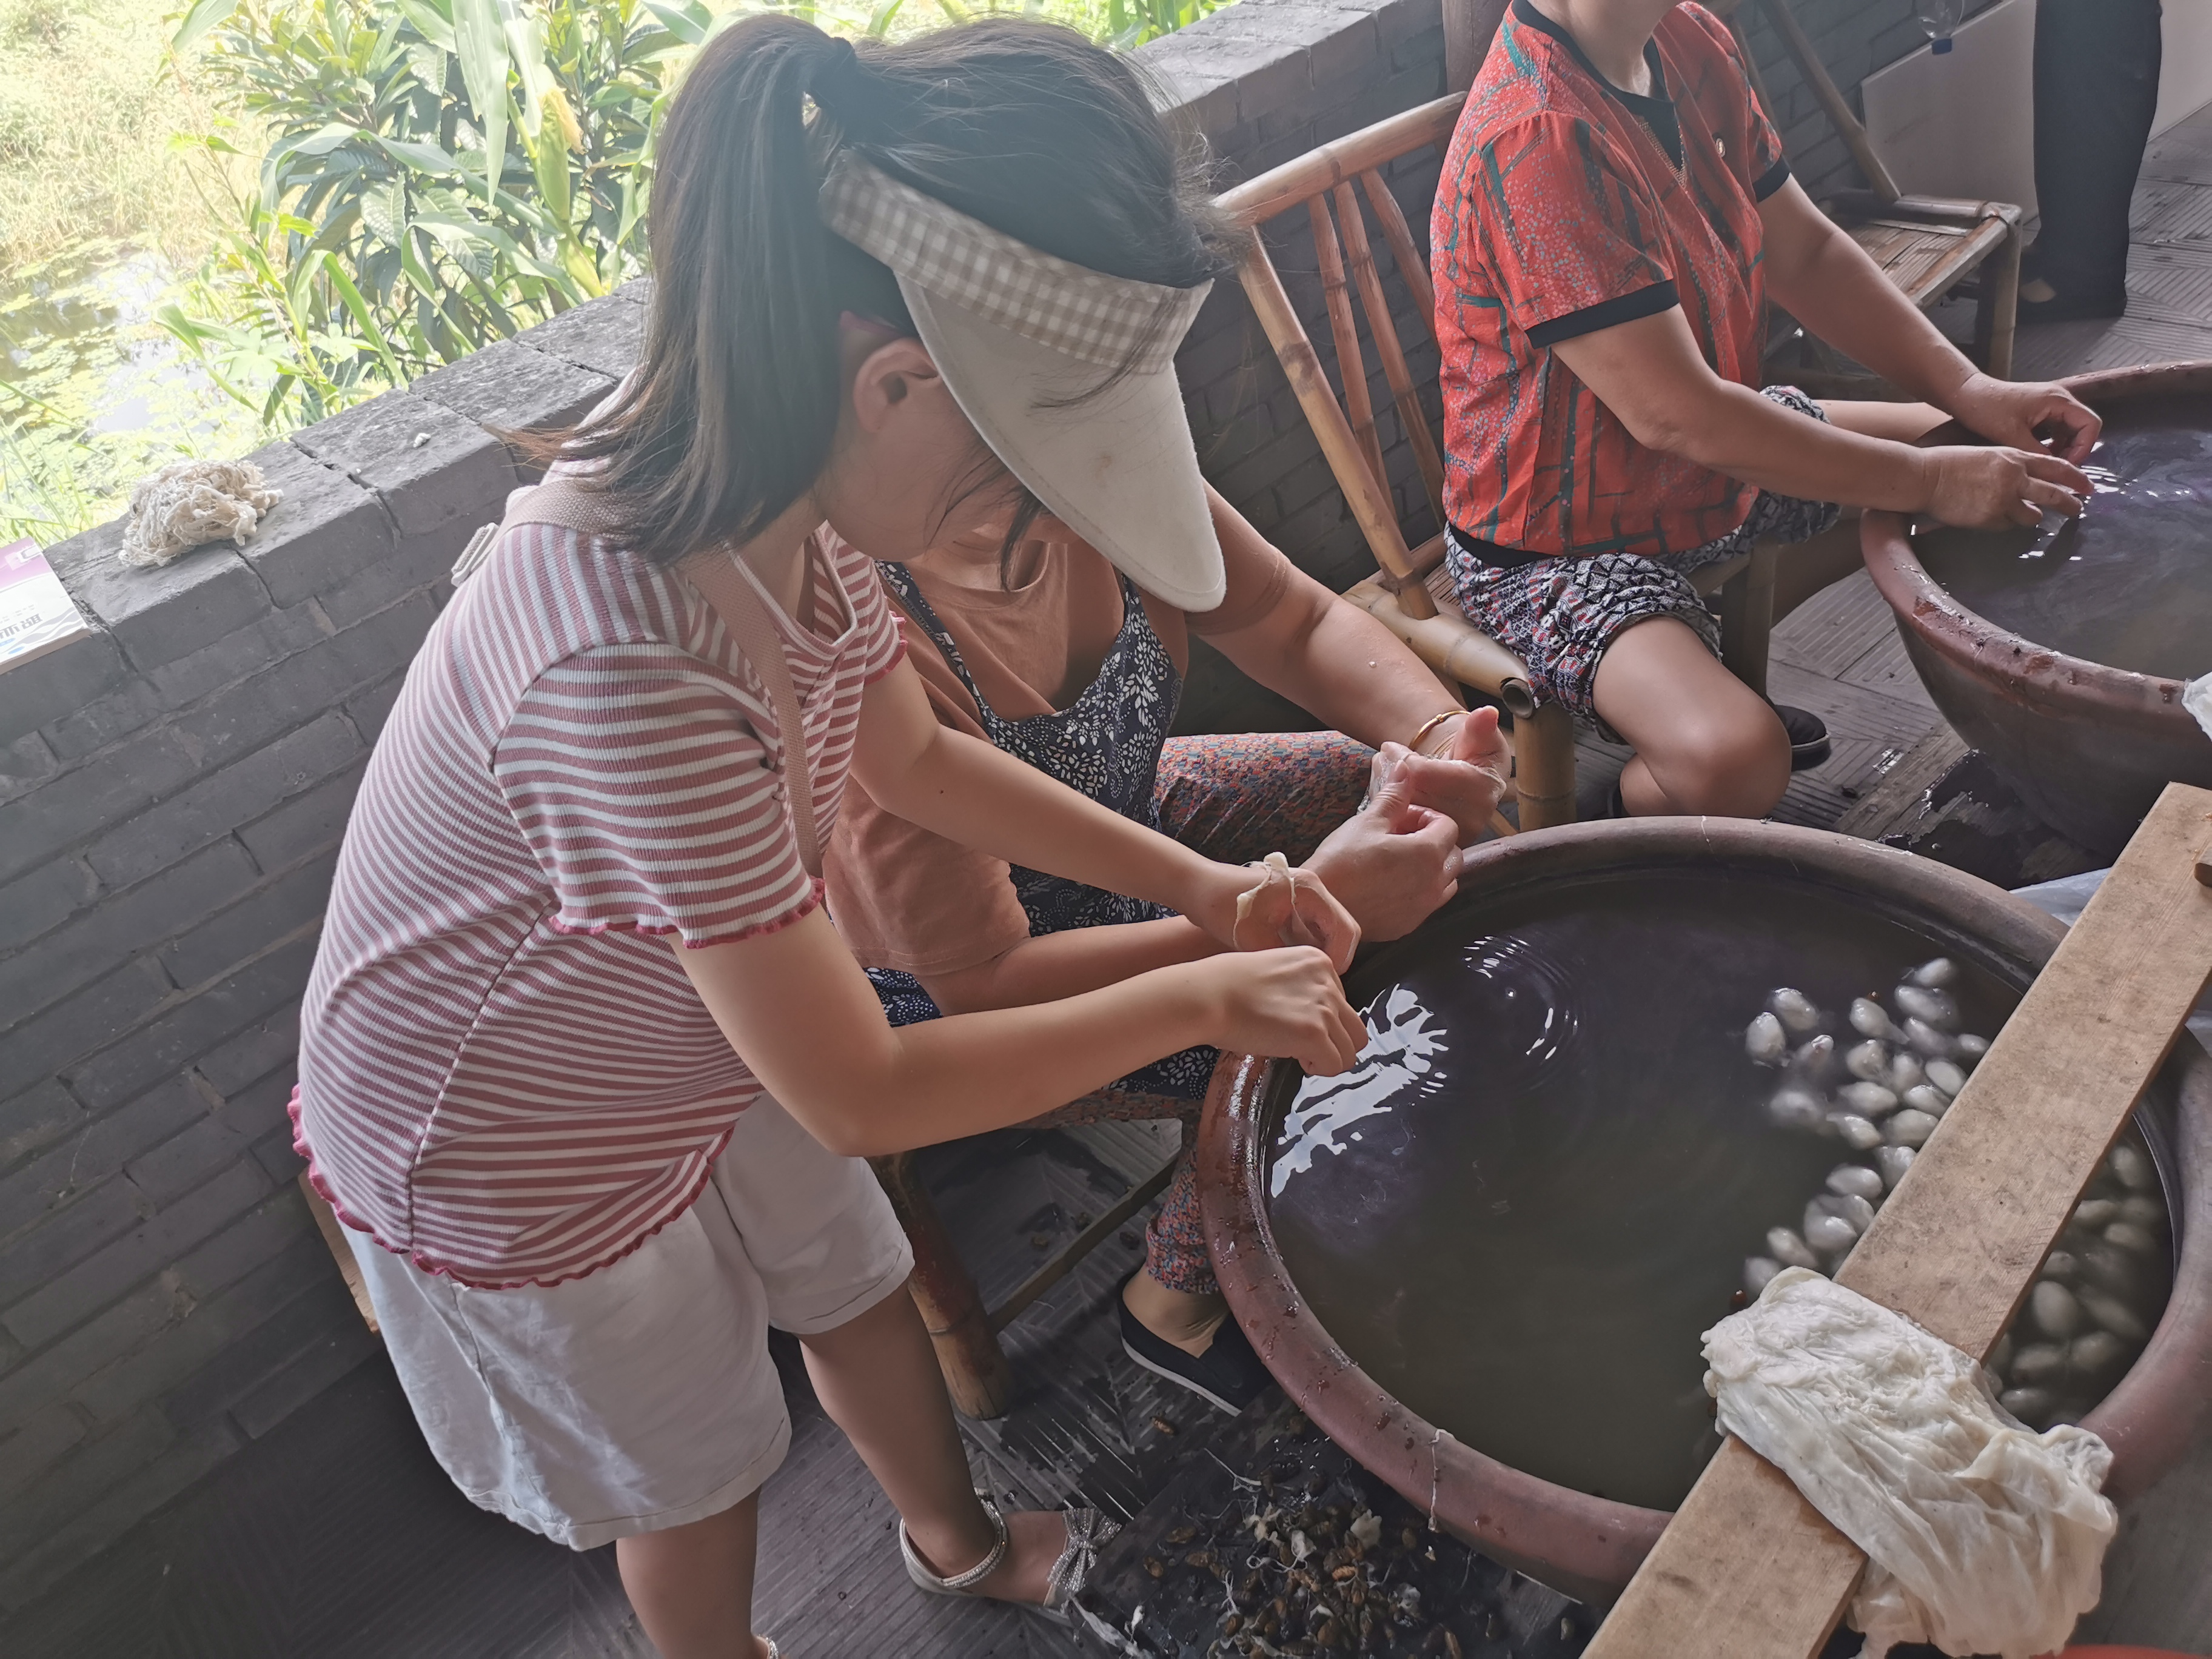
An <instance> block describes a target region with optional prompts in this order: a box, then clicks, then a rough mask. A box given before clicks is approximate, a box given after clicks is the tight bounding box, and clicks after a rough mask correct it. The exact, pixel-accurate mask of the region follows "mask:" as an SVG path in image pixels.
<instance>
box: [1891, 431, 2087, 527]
mask: <svg viewBox="0 0 2212 1659" xmlns="http://www.w3.org/2000/svg"><path fill="white" fill-rule="evenodd" d="M1923 453H1924V454H1925V456H1926V465H1927V468H1928V474H1927V477H1928V501H1927V510H1928V511H1929V513H1933V514H1934V515H1935V516H1936V518H1938V519H1941V520H1942V521H1943V522H1944V523H1945V524H1953V525H1958V526H1962V527H1964V528H1966V529H1969V530H2001V529H2002V528H2003V527H2004V526H2007V525H2034V524H2039V523H2041V522H2042V520H2043V515H2044V514H2045V513H2047V512H2048V513H2065V514H2066V515H2067V516H2068V517H2069V518H2074V517H2078V516H2079V515H2080V513H2081V502H2082V498H2083V497H2085V496H2087V495H2088V493H2089V480H2088V478H2087V476H2086V475H2085V474H2084V473H2083V472H2082V471H2081V469H2080V468H2078V467H2076V466H2074V465H2071V464H2070V463H2069V462H2066V461H2063V460H2061V459H2058V458H2057V456H2056V455H2046V454H2044V453H2042V452H2040V451H2036V450H2025V449H2004V448H1990V449H1978V448H1972V447H1966V446H1964V445H1950V446H1946V447H1942V448H1938V449H1930V450H1927V451H1925V452H1923Z"/></svg>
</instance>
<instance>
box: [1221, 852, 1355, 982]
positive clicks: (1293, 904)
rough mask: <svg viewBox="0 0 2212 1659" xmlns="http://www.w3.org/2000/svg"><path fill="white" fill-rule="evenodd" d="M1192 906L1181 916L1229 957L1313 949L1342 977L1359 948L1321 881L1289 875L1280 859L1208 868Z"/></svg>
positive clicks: (1348, 916) (1348, 919) (1306, 874)
mask: <svg viewBox="0 0 2212 1659" xmlns="http://www.w3.org/2000/svg"><path fill="white" fill-rule="evenodd" d="M1178 908H1181V909H1182V914H1183V915H1186V916H1188V918H1189V919H1190V920H1191V921H1194V922H1196V923H1197V924H1198V925H1199V926H1200V927H1203V928H1204V929H1205V930H1206V932H1207V933H1211V934H1212V936H1213V937H1214V938H1215V939H1219V940H1220V941H1221V942H1222V943H1223V944H1224V945H1227V946H1228V947H1229V948H1230V949H1231V951H1273V950H1275V949H1278V948H1279V947H1280V946H1283V945H1311V946H1313V947H1314V948H1315V949H1316V950H1318V951H1321V952H1322V954H1323V955H1324V956H1326V957H1328V959H1329V961H1330V962H1332V963H1334V964H1335V967H1336V971H1337V972H1338V973H1342V972H1343V971H1344V970H1345V969H1346V968H1349V967H1350V966H1351V965H1352V952H1353V951H1356V950H1358V948H1359V924H1358V922H1357V921H1353V920H1352V913H1351V912H1350V911H1349V910H1347V909H1346V908H1344V906H1343V904H1342V903H1340V902H1339V901H1338V899H1337V896H1336V895H1335V894H1334V893H1332V892H1330V891H1329V890H1328V887H1327V886H1326V885H1325V884H1323V883H1322V879H1321V878H1320V877H1319V876H1317V875H1316V874H1315V873H1314V872H1312V871H1310V870H1306V869H1297V870H1293V869H1292V868H1291V866H1290V865H1289V864H1288V863H1287V862H1285V860H1284V859H1283V855H1282V854H1279V853H1270V854H1268V855H1267V862H1266V863H1264V864H1246V865H1234V864H1212V865H1208V866H1206V874H1205V876H1204V877H1202V878H1200V883H1199V886H1198V890H1197V893H1196V895H1195V902H1194V903H1192V904H1188V905H1184V906H1180V907H1178Z"/></svg>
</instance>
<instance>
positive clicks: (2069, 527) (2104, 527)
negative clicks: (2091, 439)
mask: <svg viewBox="0 0 2212 1659" xmlns="http://www.w3.org/2000/svg"><path fill="white" fill-rule="evenodd" d="M2084 470H2085V471H2087V472H2088V473H2089V475H2090V476H2091V477H2092V478H2093V479H2094V480H2095V482H2096V486H2097V488H2096V493H2095V495H2093V496H2092V497H2091V498H2090V501H2089V504H2088V510H2087V512H2086V513H2083V514H2082V516H2081V519H2080V520H2075V521H2074V522H2071V523H2063V524H2062V521H2060V520H2057V519H2056V518H2055V517H2054V518H2051V519H2047V520H2046V523H2045V526H2044V527H2043V528H2042V529H2039V530H2027V529H2021V530H2006V531H1968V530H1954V529H1948V528H1943V529H1934V530H1929V531H1924V532H1921V533H1919V534H1917V535H1916V536H1915V537H1914V538H1913V548H1914V550H1915V551H1917V553H1918V554H1919V556H1920V561H1921V562H1922V563H1923V565H1925V566H1926V567H1927V568H1928V571H1929V574H1930V575H1932V576H1934V577H1935V578H1936V580H1937V581H1939V582H1941V583H1942V585H1943V586H1945V587H1946V588H1948V590H1949V591H1950V592H1952V593H1953V594H1954V595H1955V596H1956V597H1957V599H1958V600H1959V602H1960V604H1961V605H1965V606H1966V608H1967V609H1968V610H1970V611H1974V612H1975V613H1976V614H1978V615H1979V616H1982V617H1987V618H1988V619H1989V620H1990V621H1991V622H1993V623H1996V624H1997V625H1998V626H1999V627H2001V628H2004V629H2009V630H2010V631H2011V632H2013V633H2015V634H2017V635H2020V636H2021V638H2023V639H2027V640H2032V641H2034V642H2035V643H2037V644H2039V645H2045V646H2049V647H2052V648H2054V649H2056V650H2058V651H2062V652H2064V653H2067V654H2068V655H2069V656H2075V657H2081V658H2086V659H2087V660H2089V661H2091V662H2099V663H2105V664H2107V665H2110V666H2112V667H2114V668H2126V669H2132V670H2134V671H2136V672H2138V673H2143V674H2159V675H2165V676H2167V677H2169V678H2175V679H2193V678H2196V677H2197V676H2198V675H2200V674H2203V673H2207V672H2212V398H2205V397H2191V398H2145V399H2142V400H2140V401H2135V402H2130V403H2127V404H2120V405H2118V406H2116V407H2115V408H2114V409H2113V410H2112V412H2111V413H2110V414H2109V415H2108V416H2107V417H2106V425H2105V430H2104V435H2103V436H2102V437H2101V438H2100V440H2099V441H2098V445H2097V448H2096V452H2095V453H2093V455H2092V456H2091V457H2090V458H2089V460H2088V462H2087V465H2086V466H2085V468H2084Z"/></svg>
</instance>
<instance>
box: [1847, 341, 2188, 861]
mask: <svg viewBox="0 0 2212 1659" xmlns="http://www.w3.org/2000/svg"><path fill="white" fill-rule="evenodd" d="M2065 384H2066V385H2067V386H2069V387H2070V388H2071V389H2072V390H2073V392H2075V395H2076V396H2077V397H2079V398H2081V400H2082V401H2083V402H2084V403H2086V404H2088V405H2089V406H2090V407H2091V408H2093V409H2094V410H2097V411H2098V412H2099V413H2100V414H2103V415H2108V416H2109V415H2110V414H2112V412H2113V411H2114V410H2119V409H2122V408H2124V406H2125V405H2126V404H2130V403H2131V402H2136V401H2138V400H2142V399H2147V398H2175V397H2188V396H2203V395H2206V394H2212V362H2191V363H2169V364H2162V365H2158V366H2154V367H2149V368H2123V369H2112V370H2109V371H2106V372H2104V373H2100V374H2083V375H2080V376H2077V377H2075V379H2073V380H2068V381H2066V382H2065ZM2205 536H2206V538H2207V540H2208V541H2212V521H2208V523H2207V524H2206V526H2205ZM1860 540H1861V544H1862V545H1863V549H1864V550H1865V554H1866V563H1867V569H1868V571H1869V574H1872V576H1873V577H1874V581H1875V586H1876V587H1878V588H1879V589H1881V595H1882V597H1883V598H1884V599H1887V600H1888V602H1889V606H1890V609H1891V610H1892V611H1895V612H1896V614H1897V626H1898V631H1899V633H1900V634H1902V635H1904V638H1905V652H1906V654H1907V655H1909V656H1910V657H1911V659H1912V665H1913V668H1914V670H1915V671H1917V673H1918V674H1919V676H1920V679H1921V683H1922V684H1924V685H1925V686H1926V687H1927V688H1928V694H1929V696H1931V697H1933V698H1934V699H1935V700H1936V708H1939V709H1941V710H1942V714H1943V718H1944V719H1945V720H1948V721H1949V722H1950V724H1951V726H1953V728H1954V730H1956V731H1957V732H1958V733H1959V735H1960V737H1962V738H1965V739H1966V741H1967V742H1968V743H1969V744H1972V745H1973V746H1974V747H1975V748H1976V749H1978V750H1981V751H1982V752H1983V753H1984V754H1985V755H1987V756H1988V757H1989V758H1990V763H1992V764H1993V765H1994V766H1995V767H1996V769H1997V770H1998V771H1999V772H2000V773H2001V774H2002V775H2003V777H2004V779H2005V781H2007V782H2008V783H2009V784H2010V785H2011V786H2012V787H2013V788H2014V789H2015V790H2016V791H2017V792H2018V793H2019V795H2020V798H2021V801H2022V802H2023V804H2025V805H2027V808H2028V810H2029V811H2032V812H2033V813H2034V814H2035V815H2036V816H2037V817H2039V818H2041V819H2042V820H2043V821H2044V822H2045V823H2047V824H2049V825H2050V826H2051V828H2052V829H2057V831H2058V832H2059V833H2060V834H2062V835H2063V836H2066V837H2067V838H2068V839H2069V840H2070V841H2073V842H2075V843H2076V844H2078V845H2080V846H2081V847H2083V848H2087V849H2088V850H2090V851H2091V852H2093V853H2097V854H2102V855H2104V856H2106V857H2110V856H2111V855H2112V854H2117V853H2118V851H2119V849H2120V848H2122V847H2123V846H2124V845H2125V844H2126V842H2127V839H2128V837H2129V836H2130V835H2131V834H2132V833H2134V830H2135V827H2136V824H2137V823H2141V822H2142V817H2143V814H2144V813H2146V812H2148V811H2149V810H2150V806H2151V803H2152V802H2153V801H2154V800H2155V799H2157V798H2158V793H2159V791H2160V789H2161V788H2163V787H2165V786H2166V784H2167V783H2169V782H2179V783H2191V784H2196V785H2198V786H2200V787H2212V738H2207V737H2206V736H2205V734H2204V732H2203V728H2202V727H2201V726H2198V725H2197V721H2196V720H2195V719H2194V718H2193V717H2192V716H2191V714H2190V713H2189V712H2188V710H2186V709H2185V708H2183V707H2182V706H2181V690H2182V685H2183V682H2182V681H2180V680H2178V679H2170V678H2164V677H2161V676H2159V675H2153V674H2140V673H2135V672H2131V671H2129V670H2127V669H2124V668H2114V667H2112V666H2109V665H2106V664H2104V663H2097V662H2090V661H2087V660H2086V659H2083V658H2081V657H2076V656H2069V655H2068V654H2066V653H2064V652H2063V651H2060V650H2057V649H2054V648H2052V647H2048V646H2045V645H2043V644H2040V643H2039V642H2037V641H2033V640H2027V639H2023V638H2021V636H2020V635H2017V634H2015V633H2012V632H2009V631H2008V630H2007V629H2003V628H2002V627H1999V626H1998V625H1997V624H1996V623H1992V622H1990V621H1989V620H1988V619H1987V618H1986V617H1982V616H1979V615H1978V614H1977V613H1975V612H1974V611H1970V610H1968V609H1967V608H1966V606H1965V605H1962V604H1960V602H1959V600H1958V599H1956V598H1955V597H1954V595H1953V594H1952V593H1951V592H1949V591H1948V589H1946V588H1945V587H1943V586H1942V585H1941V584H1940V583H1939V582H1937V581H1936V579H1935V578H1934V577H1933V576H1932V575H1930V574H1929V571H1928V569H1927V568H1926V567H1925V566H1923V564H1922V562H1921V561H1920V559H1919V558H1918V556H1917V555H1916V554H1915V552H1914V550H1913V545H1912V538H1911V524H1910V523H1909V522H1908V520H1906V519H1905V515H1903V514H1901V513H1878V512H1869V513H1867V514H1866V515H1865V516H1864V517H1863V519H1862V520H1860ZM2207 651H2208V658H2207V662H2206V667H2207V669H2208V670H2212V641H2208V642H2207Z"/></svg>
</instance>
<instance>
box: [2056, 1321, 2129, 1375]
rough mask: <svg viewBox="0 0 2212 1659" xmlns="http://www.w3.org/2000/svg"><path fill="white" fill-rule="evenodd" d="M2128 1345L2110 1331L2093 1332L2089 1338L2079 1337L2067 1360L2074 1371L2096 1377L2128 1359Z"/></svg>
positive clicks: (2068, 1353) (2076, 1338)
mask: <svg viewBox="0 0 2212 1659" xmlns="http://www.w3.org/2000/svg"><path fill="white" fill-rule="evenodd" d="M2127 1353H2128V1345H2127V1344H2126V1343H2124V1342H2123V1341H2121V1340H2120V1339H2119V1338H2118V1337H2117V1336H2114V1335H2113V1334H2112V1333H2111V1332H2110V1331H2092V1332H2090V1333H2089V1334H2088V1335H2087V1336H2077V1337H2075V1339H2074V1346H2072V1347H2071V1348H2069V1349H2068V1350H2067V1358H2069V1359H2071V1360H2072V1361H2073V1362H2074V1369H2075V1370H2077V1371H2086V1372H2087V1373H2088V1374H2089V1375H2090V1376H2095V1375H2096V1374H2097V1373H2098V1372H2099V1371H2101V1370H2105V1369H2106V1367H2107V1366H2111V1365H2115V1364H2118V1363H2119V1362H2120V1361H2121V1360H2123V1359H2124V1358H2127Z"/></svg>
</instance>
